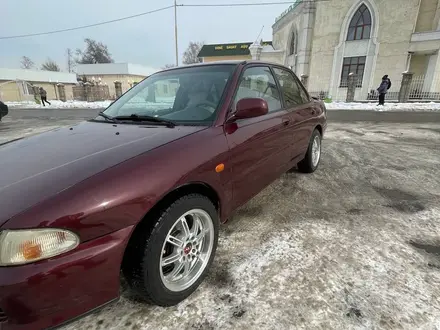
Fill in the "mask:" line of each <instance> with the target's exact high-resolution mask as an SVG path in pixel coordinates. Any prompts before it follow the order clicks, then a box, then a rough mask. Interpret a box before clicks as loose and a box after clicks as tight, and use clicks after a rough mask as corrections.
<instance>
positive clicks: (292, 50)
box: [289, 33, 296, 55]
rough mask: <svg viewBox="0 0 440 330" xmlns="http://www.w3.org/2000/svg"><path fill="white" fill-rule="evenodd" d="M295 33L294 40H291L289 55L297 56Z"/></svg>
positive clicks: (293, 34)
mask: <svg viewBox="0 0 440 330" xmlns="http://www.w3.org/2000/svg"><path fill="white" fill-rule="evenodd" d="M295 41H296V40H295V33H292V39H290V50H289V54H290V55H293V54H295V50H296V49H295V48H296V47H295Z"/></svg>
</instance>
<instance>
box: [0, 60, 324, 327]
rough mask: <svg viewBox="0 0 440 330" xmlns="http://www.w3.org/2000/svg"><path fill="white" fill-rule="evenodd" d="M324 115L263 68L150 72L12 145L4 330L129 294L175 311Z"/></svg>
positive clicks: (47, 321) (0, 228) (0, 251)
mask: <svg viewBox="0 0 440 330" xmlns="http://www.w3.org/2000/svg"><path fill="white" fill-rule="evenodd" d="M325 128H326V110H325V106H324V104H323V103H322V102H321V101H318V100H316V99H313V98H311V97H310V96H309V95H308V93H307V91H306V90H305V89H304V87H303V86H302V84H301V83H300V81H299V80H298V79H297V77H296V76H295V75H294V74H293V72H292V71H290V70H289V69H287V68H285V67H283V66H279V65H275V64H269V63H261V62H224V63H214V64H204V65H196V66H189V67H181V68H175V69H170V70H167V71H163V72H160V73H157V74H154V75H152V76H150V77H149V78H147V79H145V80H144V81H142V82H141V83H140V84H138V85H137V86H135V87H133V88H132V89H130V90H129V91H128V92H127V93H125V94H124V95H123V96H122V97H120V98H119V99H118V100H116V101H115V102H114V103H113V104H112V105H110V106H109V107H108V108H107V109H106V110H105V111H104V112H101V113H100V114H99V115H98V116H97V117H96V118H95V119H92V120H90V121H87V122H83V123H80V124H78V125H75V126H72V127H66V128H59V129H56V130H53V131H50V132H46V133H43V134H40V135H37V136H34V137H29V138H26V139H22V140H19V141H14V142H11V143H7V144H4V145H2V146H0V210H1V212H0V329H1V330H12V329H32V330H36V329H43V328H47V327H52V326H57V325H60V324H63V323H65V322H66V321H68V320H71V319H72V318H75V317H77V316H80V315H82V314H84V313H87V312H89V311H91V310H94V309H96V308H98V307H101V306H104V305H105V304H107V303H109V302H112V301H114V300H116V299H118V297H119V287H120V274H121V273H122V274H123V275H124V277H125V278H126V280H127V282H128V283H129V285H130V286H131V288H132V289H133V291H134V292H136V293H137V294H138V295H139V297H141V298H143V299H144V300H145V301H146V302H148V303H152V304H157V305H160V306H171V305H175V304H177V303H179V302H180V301H182V300H183V299H185V298H186V297H188V296H189V295H190V294H191V293H192V292H194V290H196V288H197V287H198V286H199V284H200V283H201V282H202V280H203V278H204V277H205V275H206V273H207V271H208V269H209V267H210V265H211V263H212V261H213V258H214V254H215V251H216V248H217V239H218V230H219V224H220V223H223V222H225V221H226V220H227V219H228V217H230V216H231V214H232V212H233V211H234V210H235V209H237V208H238V207H239V206H240V205H243V204H244V203H246V202H247V201H248V200H249V199H250V198H252V197H253V196H254V195H256V194H257V193H258V192H260V191H261V190H262V189H263V188H264V187H266V186H267V185H268V184H270V183H271V182H273V181H274V180H275V179H277V178H278V177H279V176H280V175H281V174H282V173H284V172H286V171H287V170H289V169H290V168H292V167H294V166H298V169H299V170H300V171H302V172H307V173H311V172H313V171H315V170H316V168H317V167H318V163H319V160H320V155H321V139H322V136H323V133H324V131H325Z"/></svg>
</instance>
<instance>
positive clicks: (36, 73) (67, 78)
mask: <svg viewBox="0 0 440 330" xmlns="http://www.w3.org/2000/svg"><path fill="white" fill-rule="evenodd" d="M0 80H8V81H9V80H24V81H29V82H49V83H63V84H76V83H77V80H76V74H74V73H67V72H57V71H43V70H41V71H40V70H24V69H6V68H0Z"/></svg>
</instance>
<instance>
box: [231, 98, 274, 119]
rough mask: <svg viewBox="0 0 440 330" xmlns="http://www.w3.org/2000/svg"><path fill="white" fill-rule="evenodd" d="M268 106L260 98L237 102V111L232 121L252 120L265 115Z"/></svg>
mask: <svg viewBox="0 0 440 330" xmlns="http://www.w3.org/2000/svg"><path fill="white" fill-rule="evenodd" d="M268 112H269V106H268V105H267V102H266V100H263V99H260V98H245V99H241V100H240V101H238V102H237V111H236V112H235V114H234V116H233V119H246V118H254V117H259V116H263V115H265V114H267V113H268Z"/></svg>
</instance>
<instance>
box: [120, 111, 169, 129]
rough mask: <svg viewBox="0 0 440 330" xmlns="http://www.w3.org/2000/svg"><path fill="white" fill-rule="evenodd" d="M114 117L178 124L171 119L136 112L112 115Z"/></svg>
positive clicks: (167, 124)
mask: <svg viewBox="0 0 440 330" xmlns="http://www.w3.org/2000/svg"><path fill="white" fill-rule="evenodd" d="M112 118H113V119H116V120H131V121H150V122H154V123H161V124H165V125H166V126H167V127H174V126H176V123H175V122H173V121H171V120H167V119H162V118H158V117H153V116H146V115H137V114H135V113H133V114H131V115H130V116H116V117H112Z"/></svg>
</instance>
